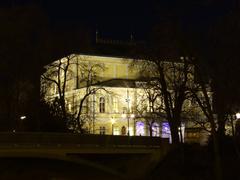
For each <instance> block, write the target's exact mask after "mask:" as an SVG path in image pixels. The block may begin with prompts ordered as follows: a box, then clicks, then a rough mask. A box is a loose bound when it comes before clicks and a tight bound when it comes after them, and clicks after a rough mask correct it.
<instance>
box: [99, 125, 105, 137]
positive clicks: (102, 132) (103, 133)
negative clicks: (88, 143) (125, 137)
mask: <svg viewBox="0 0 240 180" xmlns="http://www.w3.org/2000/svg"><path fill="white" fill-rule="evenodd" d="M105 133H106V128H105V127H104V126H100V134H101V135H105Z"/></svg>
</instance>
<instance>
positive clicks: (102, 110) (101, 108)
mask: <svg viewBox="0 0 240 180" xmlns="http://www.w3.org/2000/svg"><path fill="white" fill-rule="evenodd" d="M99 112H100V113H105V99H104V97H100V99H99Z"/></svg>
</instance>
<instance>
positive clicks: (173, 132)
mask: <svg viewBox="0 0 240 180" xmlns="http://www.w3.org/2000/svg"><path fill="white" fill-rule="evenodd" d="M169 125H170V130H171V137H172V143H173V144H175V145H178V144H179V135H178V126H177V125H176V123H174V122H171V121H169Z"/></svg>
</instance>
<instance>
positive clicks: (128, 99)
mask: <svg viewBox="0 0 240 180" xmlns="http://www.w3.org/2000/svg"><path fill="white" fill-rule="evenodd" d="M126 102H127V124H128V131H127V135H128V136H129V113H130V110H129V103H130V98H129V92H128V89H127V98H126Z"/></svg>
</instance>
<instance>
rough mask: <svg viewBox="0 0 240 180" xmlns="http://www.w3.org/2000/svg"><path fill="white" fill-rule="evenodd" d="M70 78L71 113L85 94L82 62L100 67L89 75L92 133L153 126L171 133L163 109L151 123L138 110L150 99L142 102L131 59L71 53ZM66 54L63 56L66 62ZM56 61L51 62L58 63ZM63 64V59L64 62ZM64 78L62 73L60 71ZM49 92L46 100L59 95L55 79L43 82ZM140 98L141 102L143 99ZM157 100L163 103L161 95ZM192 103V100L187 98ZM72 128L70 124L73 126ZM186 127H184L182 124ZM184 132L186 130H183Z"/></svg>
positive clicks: (156, 132) (87, 108) (139, 131)
mask: <svg viewBox="0 0 240 180" xmlns="http://www.w3.org/2000/svg"><path fill="white" fill-rule="evenodd" d="M69 57H70V58H71V61H72V62H74V63H70V65H69V71H71V73H68V77H69V78H67V81H66V93H65V100H66V107H67V109H68V111H69V112H70V113H72V114H76V113H77V112H78V109H79V104H80V100H81V99H82V98H83V96H84V95H85V94H86V87H87V85H86V82H83V81H81V80H82V79H83V78H84V76H87V74H86V72H85V73H84V72H83V71H82V69H81V68H82V66H81V65H82V64H84V67H85V68H86V67H87V69H89V68H91V67H93V66H95V67H98V68H96V69H95V70H94V73H93V72H92V73H91V76H88V79H89V78H90V79H91V80H92V79H93V78H95V79H94V81H92V83H91V85H90V87H89V88H90V89H91V90H94V89H97V91H95V93H91V95H89V96H88V98H87V100H86V101H84V105H83V114H85V115H86V116H87V120H86V122H85V125H84V126H85V127H86V128H87V129H88V131H89V132H90V133H94V134H113V135H128V134H129V135H130V136H132V135H137V136H149V135H150V128H151V129H152V130H151V134H152V136H163V137H170V129H169V126H168V123H167V122H166V119H165V116H164V113H163V112H162V113H161V112H159V114H160V115H159V117H157V118H155V120H154V122H152V124H151V126H150V125H149V123H148V122H147V120H146V118H145V117H147V118H148V119H151V117H148V114H147V113H142V114H141V112H139V109H138V108H139V106H140V109H141V108H142V106H145V107H146V109H149V106H150V105H149V104H148V102H147V101H146V102H144V103H142V100H143V99H144V96H145V95H144V91H143V89H142V86H141V83H144V82H143V81H142V80H141V78H140V77H141V71H140V68H138V66H132V62H133V60H132V59H127V58H119V57H106V56H92V55H71V56H69ZM65 61H66V58H63V59H62V62H65ZM58 62H59V60H58V61H55V62H53V63H52V64H54V63H55V64H57V63H58ZM52 64H51V65H48V66H46V68H47V69H48V70H47V72H48V71H51V70H52V69H53V68H56V67H54V66H52ZM63 64H64V63H63ZM61 78H63V74H61ZM42 89H43V90H44V91H45V92H46V97H45V98H46V100H47V101H52V100H53V99H54V98H55V97H57V96H58V90H57V87H56V85H54V83H50V84H49V85H48V86H46V85H42ZM140 102H141V103H140ZM158 104H159V105H163V104H162V101H161V99H160V98H159V99H158ZM186 106H189V102H186ZM70 128H71V127H70ZM182 130H183V131H184V128H182ZM183 134H184V132H183Z"/></svg>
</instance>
